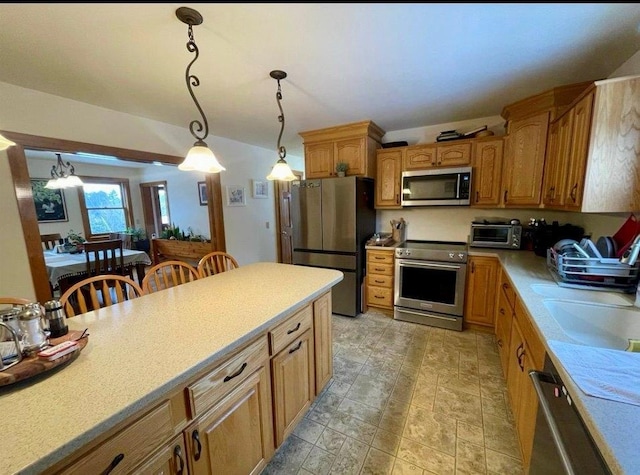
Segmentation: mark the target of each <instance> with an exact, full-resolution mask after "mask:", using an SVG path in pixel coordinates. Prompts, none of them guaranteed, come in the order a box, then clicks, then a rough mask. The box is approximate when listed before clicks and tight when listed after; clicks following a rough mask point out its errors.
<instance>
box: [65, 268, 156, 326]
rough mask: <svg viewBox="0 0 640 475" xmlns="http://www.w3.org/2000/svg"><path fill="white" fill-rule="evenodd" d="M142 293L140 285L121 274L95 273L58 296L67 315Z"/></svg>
mask: <svg viewBox="0 0 640 475" xmlns="http://www.w3.org/2000/svg"><path fill="white" fill-rule="evenodd" d="M142 294H143V292H142V289H141V288H140V286H139V285H138V284H137V283H135V282H134V281H133V280H131V279H129V278H128V277H126V276H123V275H115V274H114V275H108V274H103V275H97V276H94V277H89V278H88V279H84V280H82V281H80V282H78V283H76V284H74V285H72V286H71V287H70V288H69V289H68V290H67V291H66V292H65V293H63V294H62V296H61V297H60V303H61V304H62V307H63V308H64V310H65V312H66V314H67V317H73V316H75V315H79V314H81V313H86V312H89V311H91V310H97V309H99V308H103V307H109V306H110V305H113V304H116V303H120V302H124V301H126V300H131V299H134V298H136V297H140V296H141V295H142Z"/></svg>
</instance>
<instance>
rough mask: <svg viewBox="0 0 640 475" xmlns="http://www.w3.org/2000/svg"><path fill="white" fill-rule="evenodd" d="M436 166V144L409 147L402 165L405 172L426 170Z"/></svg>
mask: <svg viewBox="0 0 640 475" xmlns="http://www.w3.org/2000/svg"><path fill="white" fill-rule="evenodd" d="M435 164H436V146H435V144H428V145H415V146H411V147H407V148H406V151H405V156H404V162H403V164H402V169H403V170H424V169H425V168H431V167H432V166H434V165H435Z"/></svg>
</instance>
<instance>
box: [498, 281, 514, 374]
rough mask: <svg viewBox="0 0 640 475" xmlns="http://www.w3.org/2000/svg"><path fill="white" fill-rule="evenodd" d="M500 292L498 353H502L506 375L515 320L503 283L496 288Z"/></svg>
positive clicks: (503, 370)
mask: <svg viewBox="0 0 640 475" xmlns="http://www.w3.org/2000/svg"><path fill="white" fill-rule="evenodd" d="M496 292H497V293H498V300H497V305H498V309H497V312H496V343H497V345H498V354H499V355H500V363H501V364H502V372H503V373H504V375H505V377H506V376H507V372H508V370H509V344H510V343H511V322H512V321H513V309H512V308H511V305H510V304H509V300H508V299H507V294H506V293H505V291H504V289H503V288H502V285H499V286H498V288H497V289H496Z"/></svg>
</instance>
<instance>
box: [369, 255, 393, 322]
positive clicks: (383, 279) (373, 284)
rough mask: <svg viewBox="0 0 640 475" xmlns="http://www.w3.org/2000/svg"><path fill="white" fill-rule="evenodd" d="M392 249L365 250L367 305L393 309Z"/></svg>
mask: <svg viewBox="0 0 640 475" xmlns="http://www.w3.org/2000/svg"><path fill="white" fill-rule="evenodd" d="M393 266H394V250H393V249H380V250H378V249H376V250H367V277H366V294H367V306H368V307H377V308H382V309H385V310H393V270H394V268H393Z"/></svg>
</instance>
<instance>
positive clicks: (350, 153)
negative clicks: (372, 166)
mask: <svg viewBox="0 0 640 475" xmlns="http://www.w3.org/2000/svg"><path fill="white" fill-rule="evenodd" d="M339 162H345V163H348V164H349V169H348V170H347V175H365V174H366V171H367V170H366V161H365V138H364V137H359V138H355V139H345V140H337V141H336V143H335V156H334V165H333V170H332V171H334V170H335V165H336V164H337V163H339Z"/></svg>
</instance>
